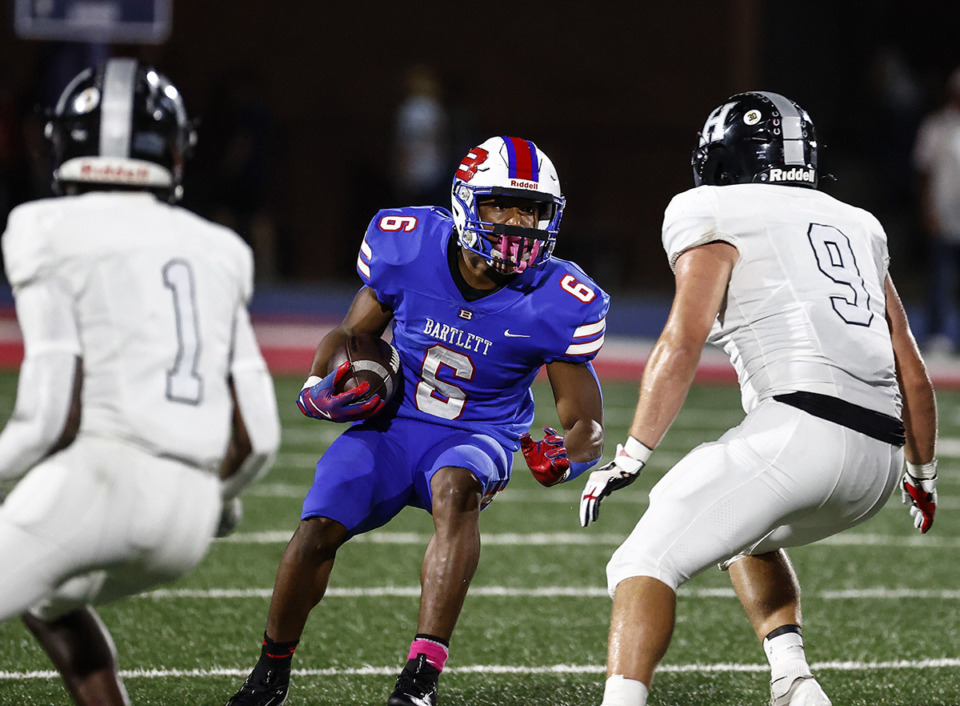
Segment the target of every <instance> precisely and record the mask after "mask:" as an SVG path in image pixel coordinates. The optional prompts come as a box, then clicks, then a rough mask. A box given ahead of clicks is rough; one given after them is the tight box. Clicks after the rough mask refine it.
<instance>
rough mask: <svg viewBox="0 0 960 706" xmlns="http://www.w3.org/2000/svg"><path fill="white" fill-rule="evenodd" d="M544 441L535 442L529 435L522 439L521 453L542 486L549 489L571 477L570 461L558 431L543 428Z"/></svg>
mask: <svg viewBox="0 0 960 706" xmlns="http://www.w3.org/2000/svg"><path fill="white" fill-rule="evenodd" d="M543 432H544V434H546V436H544V437H543V441H534V440H533V438H532V437H531V436H530V435H529V434H523V435H522V436H521V437H520V451H521V452H523V459H524V460H525V461H526V462H527V466H528V467H529V468H530V471H531V472H532V473H533V477H534V478H536V479H537V482H538V483H540V484H541V485H545V486H547V487H548V488H549V487H550V486H551V485H556V484H557V483H562V482H563V481H565V480H566V479H567V478H568V477H569V476H570V460H569V459H568V458H567V449H566V448H565V447H564V445H563V437H562V436H560V435H559V434H558V433H557V431H556V429H551V428H550V427H544V428H543Z"/></svg>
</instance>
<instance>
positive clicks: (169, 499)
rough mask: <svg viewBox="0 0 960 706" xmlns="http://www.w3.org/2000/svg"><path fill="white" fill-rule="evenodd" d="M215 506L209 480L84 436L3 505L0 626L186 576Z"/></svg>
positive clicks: (215, 491) (207, 537) (212, 527)
mask: <svg viewBox="0 0 960 706" xmlns="http://www.w3.org/2000/svg"><path fill="white" fill-rule="evenodd" d="M220 507H221V503H220V481H219V480H218V479H217V477H216V476H215V475H213V474H211V473H207V472H203V471H201V470H199V469H197V468H195V467H192V466H188V465H185V464H183V463H181V462H179V461H175V460H171V459H165V458H158V457H156V456H153V455H151V454H149V453H147V452H146V451H144V450H142V449H141V448H139V447H137V446H134V445H132V444H127V443H123V442H119V441H113V440H107V439H99V438H90V437H83V436H81V437H80V438H78V439H77V440H76V441H75V442H74V443H73V444H72V445H70V446H69V447H68V448H66V449H65V450H63V451H61V452H60V453H57V454H54V455H53V456H51V457H49V458H47V459H45V460H44V461H42V462H41V463H39V464H38V465H37V466H36V467H34V468H33V469H31V470H30V471H29V472H28V473H27V474H26V475H25V476H24V477H23V478H22V479H21V480H20V482H19V483H18V484H17V485H16V487H15V488H14V489H13V491H12V492H11V493H10V495H9V496H7V499H6V500H5V501H4V502H3V504H2V505H0V564H2V566H3V567H4V570H3V571H2V572H0V621H4V620H7V619H9V618H12V617H14V616H17V615H20V614H22V613H24V612H25V611H27V610H29V611H30V612H31V613H33V614H34V615H36V616H37V617H39V618H41V619H45V620H50V619H53V618H56V617H59V616H61V615H64V614H66V613H69V612H71V611H73V610H75V609H77V608H78V607H80V606H82V605H84V604H92V605H96V604H102V603H108V602H110V601H114V600H117V599H118V598H122V597H124V596H128V595H131V594H134V593H139V592H141V591H143V590H145V589H148V588H150V587H152V586H155V585H156V584H159V583H163V582H168V581H171V580H173V579H176V578H179V577H180V576H183V575H184V574H186V573H188V572H189V571H190V570H192V569H193V568H194V567H195V566H196V565H197V564H198V563H199V562H200V560H201V559H202V558H203V557H204V555H205V554H206V551H207V548H208V547H209V546H210V542H211V541H212V539H213V535H214V532H215V531H216V527H217V522H218V520H219V515H220Z"/></svg>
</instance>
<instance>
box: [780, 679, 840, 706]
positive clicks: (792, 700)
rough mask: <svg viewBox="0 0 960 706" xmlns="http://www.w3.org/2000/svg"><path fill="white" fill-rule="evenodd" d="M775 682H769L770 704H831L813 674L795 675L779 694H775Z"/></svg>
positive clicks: (797, 705)
mask: <svg viewBox="0 0 960 706" xmlns="http://www.w3.org/2000/svg"><path fill="white" fill-rule="evenodd" d="M776 686H778V685H777V684H776V682H774V683H771V684H770V691H771V696H770V706H832V703H833V702H831V701H830V699H829V698H828V697H827V695H826V694H825V693H823V689H821V688H820V684H819V683H818V682H817V680H816V679H815V678H814V677H813V675H809V676H803V677H797V678H796V679H794V680H793V683H791V684H790V688H789V689H787V690H786V691H785V692H784V693H783V694H781V695H780V696H775V695H774V694H776V692H777V691H778V689H776Z"/></svg>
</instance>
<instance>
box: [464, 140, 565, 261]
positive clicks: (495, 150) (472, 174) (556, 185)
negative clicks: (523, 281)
mask: <svg viewBox="0 0 960 706" xmlns="http://www.w3.org/2000/svg"><path fill="white" fill-rule="evenodd" d="M484 196H512V197H515V198H521V199H529V200H531V201H537V202H538V203H540V204H541V206H540V219H539V223H538V225H537V228H524V227H522V226H513V225H503V224H494V223H488V222H484V221H481V220H480V216H479V214H478V212H477V201H478V200H479V199H480V198H482V197H484ZM451 197H452V198H451V201H452V203H453V222H454V226H455V227H456V230H457V237H458V239H459V242H460V245H461V246H463V247H464V248H466V249H467V250H469V251H471V252H474V253H477V254H478V255H480V256H481V257H483V258H484V259H485V260H486V261H487V263H488V264H489V265H491V266H492V267H494V268H496V269H497V270H499V271H501V272H508V273H519V272H523V271H524V270H526V269H527V268H528V267H537V266H538V265H542V264H543V263H544V262H546V261H547V260H549V259H550V257H551V255H552V254H553V249H554V247H556V244H557V230H558V229H559V227H560V218H561V217H562V216H563V207H564V203H565V199H564V198H563V194H562V193H561V192H560V178H559V177H558V176H557V170H556V169H555V168H554V166H553V162H551V161H550V158H549V157H547V155H545V154H544V153H543V152H542V151H540V149H538V148H537V146H536V145H535V144H533V143H532V142H530V141H529V140H523V139H521V138H518V137H491V138H490V139H489V140H487V141H486V142H484V143H483V144H481V145H479V146H478V147H474V148H473V149H472V150H470V152H468V153H467V156H466V157H464V158H463V161H462V162H460V166H459V167H458V168H457V173H456V174H455V175H454V177H453V189H452V193H451Z"/></svg>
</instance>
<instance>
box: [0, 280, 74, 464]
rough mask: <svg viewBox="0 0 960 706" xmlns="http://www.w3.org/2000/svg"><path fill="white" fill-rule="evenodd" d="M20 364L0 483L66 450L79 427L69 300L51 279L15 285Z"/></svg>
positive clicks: (0, 450)
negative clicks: (21, 358)
mask: <svg viewBox="0 0 960 706" xmlns="http://www.w3.org/2000/svg"><path fill="white" fill-rule="evenodd" d="M16 308H17V321H18V323H19V325H20V331H21V334H22V336H23V343H24V360H23V362H22V364H21V365H20V376H19V380H18V382H17V400H16V403H15V405H14V410H13V414H12V415H11V416H10V419H9V420H8V421H7V424H6V426H5V427H4V429H3V432H2V433H0V480H15V479H17V478H19V477H21V476H22V475H23V474H24V473H26V472H27V471H28V470H30V468H32V467H33V466H34V465H35V464H36V463H37V462H39V461H40V460H42V459H43V458H45V457H46V456H48V455H49V454H51V453H53V452H55V451H58V450H60V449H62V448H65V447H66V446H68V445H69V444H70V443H71V442H72V441H73V439H74V437H75V436H76V433H77V431H78V429H79V426H80V415H81V409H80V389H81V385H82V369H83V368H82V360H81V358H80V351H81V347H80V334H79V328H78V324H77V321H76V319H75V315H74V305H73V299H72V298H71V296H70V294H69V293H68V292H67V291H66V289H64V288H63V287H62V286H61V285H60V284H59V283H58V282H57V281H56V280H54V279H49V278H37V279H34V280H32V281H30V282H29V283H26V284H24V285H21V286H19V287H17V290H16Z"/></svg>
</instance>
